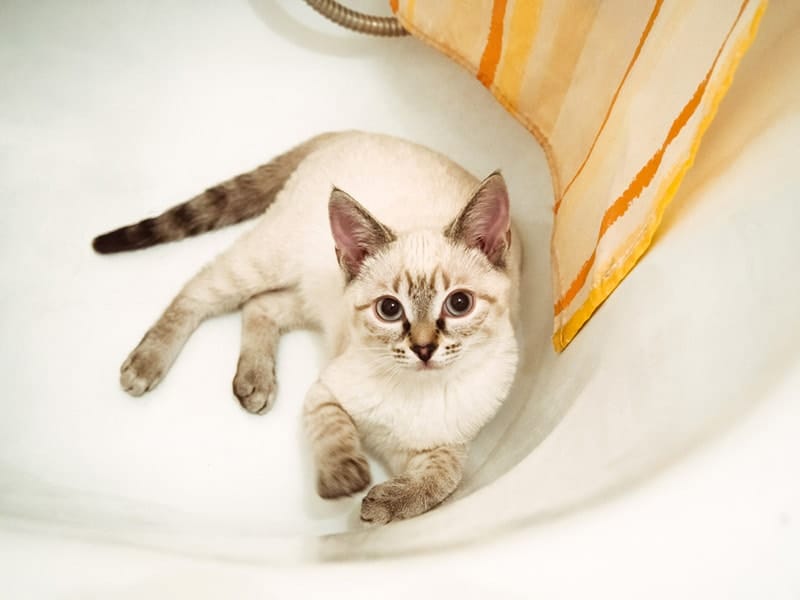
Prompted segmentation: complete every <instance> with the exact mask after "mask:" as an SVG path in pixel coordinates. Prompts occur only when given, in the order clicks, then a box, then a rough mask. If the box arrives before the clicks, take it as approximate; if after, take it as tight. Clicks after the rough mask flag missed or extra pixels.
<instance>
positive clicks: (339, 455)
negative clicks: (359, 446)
mask: <svg viewBox="0 0 800 600" xmlns="http://www.w3.org/2000/svg"><path fill="white" fill-rule="evenodd" d="M370 480H371V477H370V473H369V463H367V459H366V458H365V457H364V455H363V454H361V452H359V451H358V450H355V449H353V450H346V451H345V450H340V451H334V452H332V453H331V454H330V455H329V456H326V457H324V458H323V459H321V460H320V461H319V466H318V472H317V493H318V494H319V495H320V497H322V498H325V499H328V500H330V499H333V498H341V497H343V496H352V495H353V494H355V493H357V492H360V491H363V490H365V489H367V486H368V485H369V482H370Z"/></svg>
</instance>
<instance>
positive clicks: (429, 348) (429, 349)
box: [411, 344, 438, 363]
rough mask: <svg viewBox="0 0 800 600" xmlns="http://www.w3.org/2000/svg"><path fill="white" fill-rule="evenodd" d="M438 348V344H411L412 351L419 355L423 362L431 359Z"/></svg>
mask: <svg viewBox="0 0 800 600" xmlns="http://www.w3.org/2000/svg"><path fill="white" fill-rule="evenodd" d="M436 348H438V346H437V345H436V344H425V345H424V346H420V345H418V344H414V345H413V346H411V351H412V352H413V353H414V354H416V355H417V356H419V359H420V360H421V361H422V362H424V363H426V362H428V361H429V360H430V359H431V356H433V353H434V352H436Z"/></svg>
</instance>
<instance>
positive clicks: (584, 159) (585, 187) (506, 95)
mask: <svg viewBox="0 0 800 600" xmlns="http://www.w3.org/2000/svg"><path fill="white" fill-rule="evenodd" d="M391 6H392V10H393V11H394V12H395V14H396V15H397V17H398V18H399V19H400V21H401V22H402V24H403V25H404V26H405V27H406V28H407V29H409V30H410V31H411V32H412V33H413V34H414V35H416V36H417V37H420V38H422V39H423V40H425V41H427V42H428V43H430V44H431V45H433V46H435V47H436V48H438V49H440V50H441V51H443V52H444V53H446V54H447V55H449V56H450V57H451V58H453V59H454V60H456V61H458V62H459V63H460V64H461V65H463V66H464V67H466V68H467V69H469V71H470V72H472V73H474V74H475V76H476V77H477V79H478V80H479V81H480V82H481V83H482V84H483V85H485V86H486V87H487V88H489V89H490V90H491V91H492V93H493V94H494V95H495V97H496V98H497V99H498V100H499V101H500V102H501V103H502V104H503V105H504V106H505V107H506V108H507V109H508V110H509V111H511V113H512V114H514V116H516V117H517V118H518V119H519V120H520V121H521V122H522V123H523V124H524V125H525V126H526V127H527V128H528V129H529V130H530V131H531V133H532V134H533V135H534V136H535V137H536V139H537V140H539V142H540V143H541V145H542V146H543V148H544V150H545V153H546V154H547V158H548V162H549V165H550V171H551V175H552V179H553V189H554V192H555V203H554V206H553V210H554V212H555V217H554V224H553V235H552V245H551V252H552V254H551V259H552V273H553V293H554V303H553V310H554V315H555V317H554V333H553V344H554V346H555V348H556V350H559V351H561V350H563V349H564V348H565V347H566V345H567V344H568V343H569V342H570V341H571V340H572V338H573V337H574V336H575V334H576V333H577V332H578V330H579V329H580V328H581V327H582V326H583V325H584V323H585V322H586V321H587V320H588V319H589V317H590V316H591V315H592V313H593V312H594V311H595V309H596V308H597V307H598V306H599V305H600V304H601V303H602V302H603V301H604V300H605V299H606V298H607V297H608V295H609V294H610V293H611V292H612V291H613V290H614V288H615V287H616V286H617V285H618V284H619V282H620V281H621V280H622V279H623V277H625V275H627V274H628V272H629V271H630V270H631V269H632V268H633V266H634V265H635V264H636V262H637V261H638V260H639V258H640V257H641V256H642V254H643V253H644V252H645V251H646V249H647V247H648V246H649V245H650V242H651V240H652V239H653V234H654V233H655V230H656V228H657V227H658V225H659V222H660V221H661V216H662V214H663V212H664V209H665V208H666V206H667V203H668V202H669V201H670V199H671V198H672V197H673V196H674V194H675V192H676V190H677V188H678V185H679V184H680V181H681V179H682V178H683V176H684V174H685V173H686V170H687V169H688V168H689V166H690V165H691V163H692V160H693V158H694V155H695V153H696V152H697V148H698V145H699V143H700V138H701V136H702V135H703V133H704V131H705V130H706V128H707V127H708V125H709V123H710V121H711V119H712V118H713V116H714V113H715V111H716V108H717V105H718V104H719V102H720V100H721V99H722V96H723V95H724V94H725V92H726V90H727V89H728V86H729V85H730V82H731V78H732V75H733V72H734V70H735V68H736V65H737V64H738V62H739V60H740V58H741V57H742V55H743V53H744V52H745V50H746V49H747V47H748V46H749V44H750V43H751V42H752V40H753V37H754V36H755V31H756V28H757V25H758V22H759V19H760V17H761V14H762V13H763V11H764V9H765V7H766V1H765V0H427V1H420V2H416V1H415V0H391Z"/></svg>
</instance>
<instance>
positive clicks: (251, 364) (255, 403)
mask: <svg viewBox="0 0 800 600" xmlns="http://www.w3.org/2000/svg"><path fill="white" fill-rule="evenodd" d="M233 393H234V395H235V396H236V397H237V398H238V399H239V404H241V405H242V408H244V409H245V410H246V411H248V412H251V413H253V414H258V415H260V414H263V413H265V412H267V411H268V410H269V409H270V408H272V405H273V404H274V403H275V396H276V393H277V385H276V382H275V368H274V364H273V362H272V360H270V359H268V358H266V357H256V356H253V355H251V354H248V355H244V354H243V355H242V356H241V357H240V358H239V365H238V366H237V368H236V376H235V377H234V378H233Z"/></svg>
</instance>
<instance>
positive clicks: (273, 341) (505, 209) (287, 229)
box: [93, 132, 521, 524]
mask: <svg viewBox="0 0 800 600" xmlns="http://www.w3.org/2000/svg"><path fill="white" fill-rule="evenodd" d="M257 215H261V216H260V220H259V221H258V222H257V224H256V225H255V227H254V228H253V229H252V230H250V231H248V232H246V233H245V234H244V235H243V236H242V237H241V238H240V239H239V240H238V241H237V242H236V243H235V244H234V245H233V246H232V247H231V248H229V249H228V250H227V251H226V252H224V253H222V254H221V255H220V256H219V257H217V258H216V259H215V260H214V261H212V262H211V263H210V264H208V265H207V266H206V267H204V268H203V269H202V270H201V271H200V272H199V273H198V274H197V275H195V276H194V278H192V279H191V280H190V281H189V282H188V283H186V285H185V286H184V287H183V289H182V290H181V292H180V293H179V294H178V295H177V297H176V298H175V299H174V300H173V301H172V303H171V304H170V305H169V306H168V307H167V309H166V311H165V312H164V313H163V315H162V316H161V318H160V319H159V320H158V321H157V322H156V323H155V325H153V327H151V328H150V330H149V331H148V332H147V333H146V334H145V336H144V338H143V339H142V340H141V342H140V343H139V345H138V346H137V347H136V348H135V349H134V350H133V352H131V354H130V355H129V356H128V358H127V360H125V362H124V363H123V365H122V367H121V371H120V382H121V385H122V387H123V388H124V389H125V390H126V391H127V392H128V393H130V394H132V395H134V396H139V395H141V394H143V393H144V392H146V391H148V390H150V389H152V388H153V387H154V386H156V385H157V384H158V383H159V381H161V379H162V377H164V375H165V373H166V372H167V370H168V369H169V367H170V365H171V364H172V362H173V361H174V360H175V358H176V356H177V355H178V353H179V351H180V349H181V348H182V346H183V344H184V343H185V342H186V340H187V339H188V337H189V336H190V335H191V333H192V332H193V331H194V330H195V328H197V326H198V325H199V324H200V323H201V322H202V321H203V320H204V319H206V318H208V317H211V316H213V315H217V314H220V313H223V312H227V311H231V310H234V309H237V308H239V307H241V308H242V339H241V353H240V357H239V362H238V366H237V371H236V376H235V378H234V380H233V392H234V394H235V395H236V397H237V398H238V399H239V402H240V403H241V405H242V406H243V407H244V408H245V409H246V410H248V411H250V412H253V413H263V412H265V411H266V410H268V409H269V408H270V406H271V405H272V403H273V401H274V400H275V391H276V382H275V372H274V369H275V350H276V346H277V343H278V338H279V337H280V335H281V333H283V332H285V331H287V330H290V329H294V328H310V329H317V330H320V331H321V332H322V334H323V337H324V341H325V345H326V348H327V353H328V356H329V357H330V360H329V362H328V364H327V366H325V368H324V369H323V370H322V372H321V373H320V375H319V378H318V380H317V381H316V382H315V383H314V384H313V385H312V386H311V389H309V390H308V393H307V395H306V398H305V404H304V408H303V420H304V426H305V429H306V431H307V433H308V437H309V439H310V444H311V447H312V450H313V452H312V453H313V456H314V460H315V464H316V469H317V492H318V493H319V495H320V496H321V497H323V498H338V497H342V496H349V495H352V494H355V493H357V492H361V491H363V490H365V489H366V488H367V487H368V486H369V484H370V470H369V466H368V464H367V460H366V458H365V456H364V452H365V450H366V451H369V452H371V453H372V454H373V455H374V456H375V457H376V458H378V459H379V460H381V461H382V462H383V463H384V464H385V465H386V466H387V468H388V470H389V472H390V474H391V475H392V478H391V479H389V480H388V481H386V482H385V483H381V484H379V485H375V486H374V487H372V488H371V489H370V490H369V492H368V493H367V494H366V496H365V497H364V498H363V500H362V503H361V512H360V516H361V519H362V520H363V521H365V522H369V523H373V524H383V523H387V522H389V521H393V520H397V519H404V518H409V517H413V516H416V515H418V514H421V513H423V512H425V511H427V510H429V509H431V508H433V507H434V506H436V505H438V504H439V503H441V502H442V501H443V500H444V499H446V498H447V497H448V496H449V495H450V494H451V493H452V492H453V491H454V490H455V489H456V487H457V486H458V484H459V483H460V481H461V478H462V473H463V469H464V463H465V460H466V456H467V444H468V443H469V442H470V441H471V440H472V439H473V438H474V437H475V436H476V434H477V433H478V431H479V430H480V429H481V427H482V426H483V425H484V424H486V423H487V422H488V421H489V420H490V419H491V418H492V416H493V415H494V414H495V413H496V411H497V410H498V408H499V407H500V405H501V403H502V401H503V400H504V399H505V397H506V395H507V394H508V391H509V388H510V386H511V384H512V381H513V379H514V376H515V371H516V367H517V362H518V345H517V340H516V337H515V323H516V304H517V295H518V282H519V274H520V266H521V249H520V247H519V243H518V242H517V241H516V240H518V237H517V236H516V235H512V223H511V220H510V216H509V197H508V191H507V187H506V184H505V182H504V179H503V177H502V175H501V174H500V173H499V172H494V173H492V174H491V175H489V176H488V177H487V178H486V179H484V180H483V181H478V180H477V179H476V178H474V177H473V176H472V175H470V174H469V173H467V172H466V171H465V170H464V169H463V168H462V167H460V166H458V165H457V164H455V163H454V162H452V161H451V160H449V159H447V158H445V157H444V156H442V155H440V154H438V153H436V152H434V151H433V150H430V149H427V148H424V147H422V146H419V145H416V144H413V143H411V142H407V141H404V140H400V139H397V138H393V137H389V136H385V135H378V134H369V133H362V132H341V133H328V134H323V135H321V136H317V137H315V138H312V139H311V140H309V141H307V142H305V143H303V144H301V145H299V146H297V147H296V148H294V149H293V150H290V151H289V152H287V153H285V154H283V155H281V156H279V157H277V158H275V159H274V160H273V161H271V162H270V163H268V164H266V165H263V166H261V167H259V168H257V169H255V170H254V171H252V172H250V173H247V174H244V175H239V176H238V177H235V178H234V179H232V180H230V181H228V182H226V183H222V184H220V185H217V186H214V187H211V188H209V189H208V190H206V191H205V192H203V193H202V194H200V195H198V196H196V197H194V198H192V199H190V200H188V201H187V202H184V203H183V204H180V205H178V206H176V207H174V208H171V209H169V210H167V211H166V212H164V213H163V214H162V215H160V216H158V217H155V218H151V219H145V220H143V221H141V222H139V223H138V224H135V225H130V226H127V227H122V228H120V229H117V230H114V231H112V232H109V233H106V234H104V235H101V236H99V237H97V238H95V240H94V242H93V247H94V249H95V250H96V251H97V252H99V253H103V254H105V253H112V252H120V251H124V250H132V249H137V248H144V247H147V246H152V245H154V244H158V243H161V242H167V241H172V240H178V239H181V238H184V237H187V236H191V235H195V234H198V233H201V232H204V231H209V230H211V229H216V228H218V227H222V226H224V225H228V224H231V223H235V222H239V221H242V220H244V219H247V218H250V217H254V216H257Z"/></svg>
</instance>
